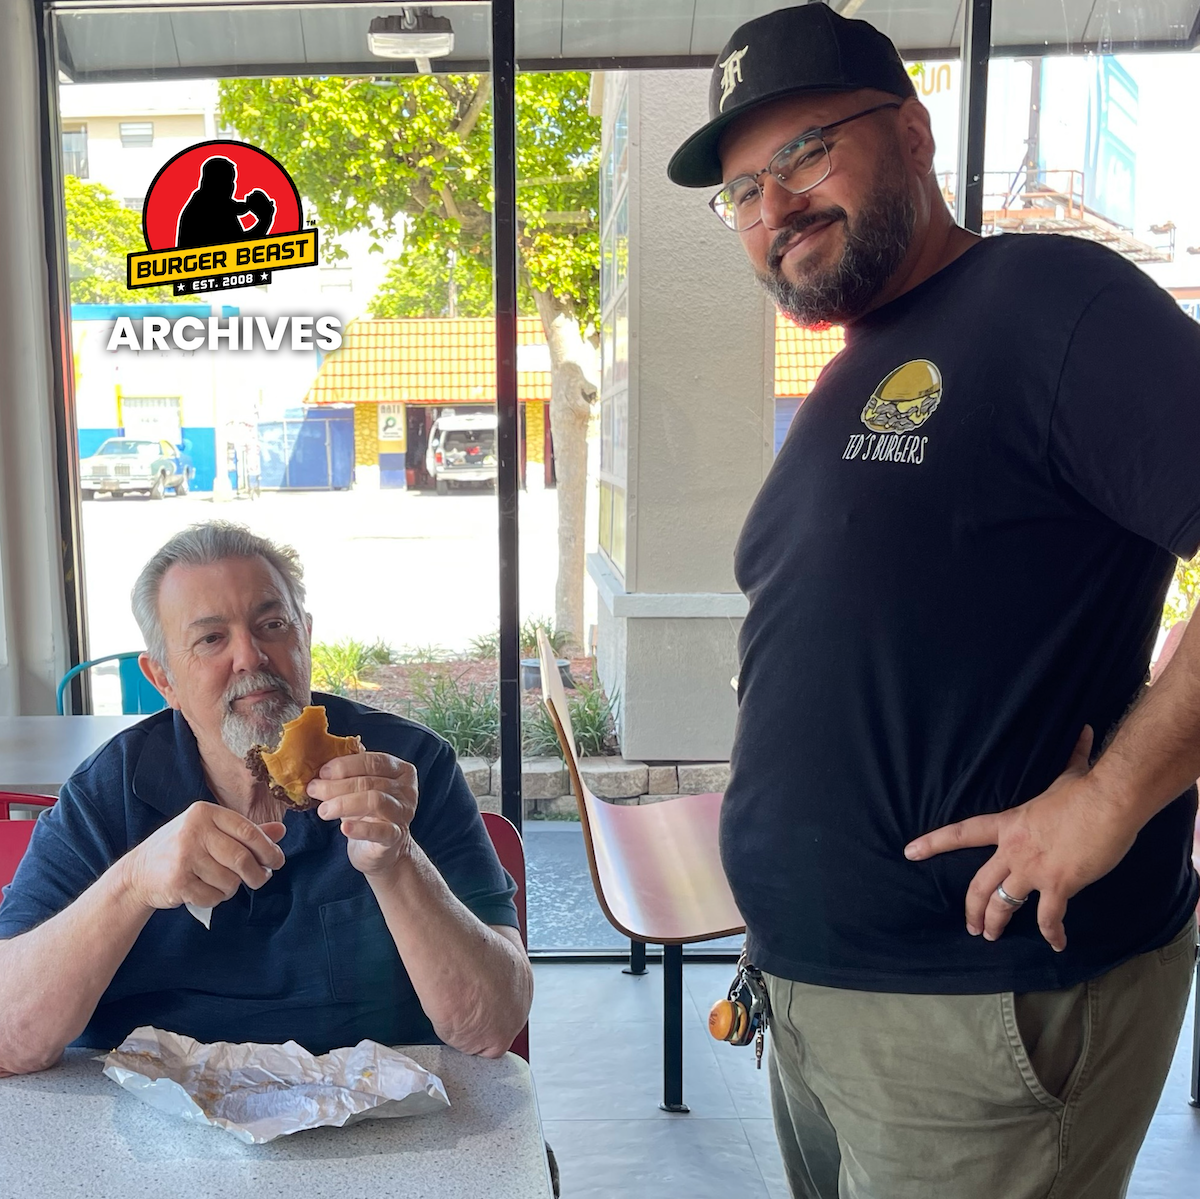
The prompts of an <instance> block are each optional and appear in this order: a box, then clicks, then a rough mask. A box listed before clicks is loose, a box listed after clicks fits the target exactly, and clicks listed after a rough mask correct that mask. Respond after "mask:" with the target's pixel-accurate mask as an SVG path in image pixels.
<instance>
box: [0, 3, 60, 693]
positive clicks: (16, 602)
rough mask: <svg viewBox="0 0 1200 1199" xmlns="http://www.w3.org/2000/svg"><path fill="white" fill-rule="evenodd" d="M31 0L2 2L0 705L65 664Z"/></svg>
mask: <svg viewBox="0 0 1200 1199" xmlns="http://www.w3.org/2000/svg"><path fill="white" fill-rule="evenodd" d="M38 87H39V84H38V69H37V39H36V30H35V25H34V6H33V4H32V0H13V2H12V3H7V4H4V5H2V6H0V112H3V113H4V120H3V122H0V263H3V264H4V267H3V270H2V271H0V715H16V714H23V713H31V714H36V713H42V712H53V711H54V689H55V685H56V683H57V680H58V678H59V676H60V675H61V674H62V673H63V671H64V670H65V669H66V667H67V657H68V647H67V624H66V605H65V603H64V600H63V595H64V585H63V575H62V567H61V562H62V551H61V548H60V530H59V516H58V482H57V462H56V453H55V429H54V404H55V403H56V402H57V399H56V397H55V396H54V395H53V384H52V379H53V374H52V370H51V346H50V336H49V328H48V315H47V314H48V313H49V310H50V295H49V285H48V280H47V266H46V255H45V250H44V247H45V244H46V242H45V238H46V233H45V226H44V221H43V215H42V176H41V171H42V145H41V133H40V124H39V122H40V117H39V111H40V103H39V101H40V97H39V92H38Z"/></svg>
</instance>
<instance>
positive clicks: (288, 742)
mask: <svg viewBox="0 0 1200 1199" xmlns="http://www.w3.org/2000/svg"><path fill="white" fill-rule="evenodd" d="M362 752H363V743H362V741H361V740H360V739H359V738H358V737H335V736H334V735H333V734H332V733H330V731H329V719H328V717H327V716H326V714H325V709H324V708H317V707H309V708H305V709H304V711H303V712H301V713H300V715H299V716H297V717H296V719H295V720H289V721H288V722H287V724H285V725H284V726H283V736H282V738H281V739H280V742H279V748H278V749H275V750H271V749H268V748H267V746H265V745H252V746H251V747H250V750H249V752H248V753H247V754H246V765H247V766H248V767H249V768H250V773H251V774H252V775H253V776H254V778H255V781H256V782H260V783H266V785H267V789H268V790H269V791H270V793H271V797H272V798H273V799H277V800H279V802H280V803H282V804H285V805H286V806H287V807H289V808H292V809H294V810H295V811H297V812H303V811H305V810H306V809H308V808H315V807H316V806H317V800H315V799H313V798H312V797H311V796H310V795H309V794H308V784H309V783H311V782H312V781H313V779H315V778H316V777H317V775H318V774H320V773H321V767H322V766H324V765H325V763H326V762H331V761H332V760H333V759H334V758H341V757H345V756H346V754H360V753H362Z"/></svg>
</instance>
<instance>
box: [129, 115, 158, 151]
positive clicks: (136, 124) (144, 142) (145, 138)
mask: <svg viewBox="0 0 1200 1199" xmlns="http://www.w3.org/2000/svg"><path fill="white" fill-rule="evenodd" d="M121 145H122V146H125V147H131V146H152V145H154V122H153V121H122V122H121Z"/></svg>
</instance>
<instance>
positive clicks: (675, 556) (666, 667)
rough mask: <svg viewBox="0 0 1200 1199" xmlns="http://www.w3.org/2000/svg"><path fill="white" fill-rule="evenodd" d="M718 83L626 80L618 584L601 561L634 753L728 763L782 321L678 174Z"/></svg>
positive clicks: (604, 626) (625, 731)
mask: <svg viewBox="0 0 1200 1199" xmlns="http://www.w3.org/2000/svg"><path fill="white" fill-rule="evenodd" d="M707 87H708V75H707V72H703V71H661V72H660V71H646V72H633V73H631V74H630V76H629V193H628V194H629V203H630V215H629V223H630V229H629V240H630V245H629V451H628V460H627V480H628V497H627V507H626V554H625V570H624V574H623V576H622V574H621V573H619V571H618V570H617V569H615V568H614V564H613V563H612V562H611V561H609V560H608V559H607V558H606V557H605V556H604V555H602V554H597V555H593V557H592V558H591V560H590V562H589V571H590V573H591V575H592V578H593V580H594V581H595V582H596V584H597V589H598V592H599V595H600V605H599V625H600V628H599V643H598V660H599V666H600V673H601V678H602V680H603V682H604V684H605V686H606V688H607V689H608V690H609V693H610V694H612V692H613V691H614V690H615V691H617V692H619V694H620V733H621V745H622V749H623V751H624V753H625V755H626V756H627V757H631V758H639V759H652V760H653V759H690V760H722V759H725V758H727V757H728V755H729V751H730V747H731V745H732V738H733V726H734V719H735V716H736V697H735V694H734V691H733V689H732V688H731V687H730V678H731V677H732V675H733V674H734V673H735V672H736V670H737V644H736V643H737V634H738V631H739V629H740V626H741V618H742V615H743V614H744V613H745V609H746V605H745V599H744V597H742V596H741V595H740V593H738V591H737V586H736V584H735V582H734V577H733V552H734V545H735V542H736V540H737V536H738V533H739V532H740V530H741V526H742V523H743V521H744V519H745V515H746V512H747V510H748V509H749V506H750V504H751V502H752V501H753V499H754V496H755V495H756V493H757V491H758V489H759V486H760V485H761V483H762V479H763V475H764V473H765V470H766V469H767V467H768V466H769V464H770V461H771V454H772V441H771V439H772V422H773V403H774V313H773V309H772V308H771V305H770V304H769V302H768V301H767V299H766V296H765V294H764V293H763V292H762V290H761V289H760V288H759V287H758V285H757V283H756V282H755V280H754V276H753V274H752V272H751V270H750V267H749V265H748V264H747V262H746V259H745V255H744V253H743V251H742V248H741V244H740V242H739V240H738V238H737V236H736V235H735V234H733V233H731V232H729V231H728V230H726V229H723V228H722V227H721V225H720V224H719V223H718V221H717V219H716V218H715V217H714V216H713V214H712V213H711V212H710V211H709V209H708V207H707V204H706V201H707V199H708V196H707V194H706V193H704V192H701V191H692V190H685V189H682V188H679V187H676V186H675V185H674V184H673V183H671V182H670V181H669V180H668V179H667V175H666V167H667V162H668V160H669V158H670V156H671V154H672V153H674V151H675V149H676V147H677V146H678V145H679V143H680V142H681V141H682V140H683V139H684V138H685V137H686V136H687V135H688V134H689V133H691V132H692V131H693V130H695V129H696V128H697V127H698V126H699V125H700V124H702V123H703V121H704V119H705V112H706V95H707Z"/></svg>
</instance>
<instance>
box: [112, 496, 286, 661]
mask: <svg viewBox="0 0 1200 1199" xmlns="http://www.w3.org/2000/svg"><path fill="white" fill-rule="evenodd" d="M229 558H261V559H262V560H263V561H264V562H266V563H268V565H270V566H273V567H274V568H275V570H276V571H277V572H278V574H279V577H280V579H282V580H283V587H284V590H285V592H286V593H287V598H288V600H289V601H290V603H291V606H292V608H293V615H294V616H295V617H296V619H298V620H300V619H303V616H304V568H303V567H302V566H301V565H300V558H299V555H297V553H296V551H295V550H294V549H292V547H291V546H290V545H278V544H276V543H275V542H274V541H271V540H269V539H268V538H266V537H260V536H258V534H257V533H251V532H250V530H249V529H247V528H246V526H245V525H238V524H234V523H233V522H232V521H229V520H209V521H203V522H202V523H200V524H195V525H192V526H190V527H189V528H186V529H184V530H183V531H182V532H181V533H176V534H175V536H174V537H172V538H171V540H170V541H168V542H167V544H166V545H164V546H163V547H162V549H160V550H159V551H158V552H157V553H156V554H155V555H154V557H152V558H151V559H150V561H149V562H147V563H146V565H145V566H143V567H142V573H141V574H139V575H138V577H137V582H136V583H134V585H133V594H132V597H131V598H132V602H133V618H134V620H136V621H137V623H138V628H139V629H141V631H142V637H143V638H144V639H145V642H146V652H147V653H148V654H149V655H150V657H151V658H153V659H154V660H155V661H156V662H158V663H159V664H160V665H161V666H162V667H163V668H164V669H166V661H167V646H166V638H165V637H164V635H163V629H162V621H161V620H160V619H159V615H158V593H159V589H160V588H161V587H162V581H163V576H164V575H165V574H166V573H167V571H168V570H170V569H171V567H172V566H180V565H182V566H211V565H212V564H213V563H214V562H224V561H225V560H226V559H229Z"/></svg>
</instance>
